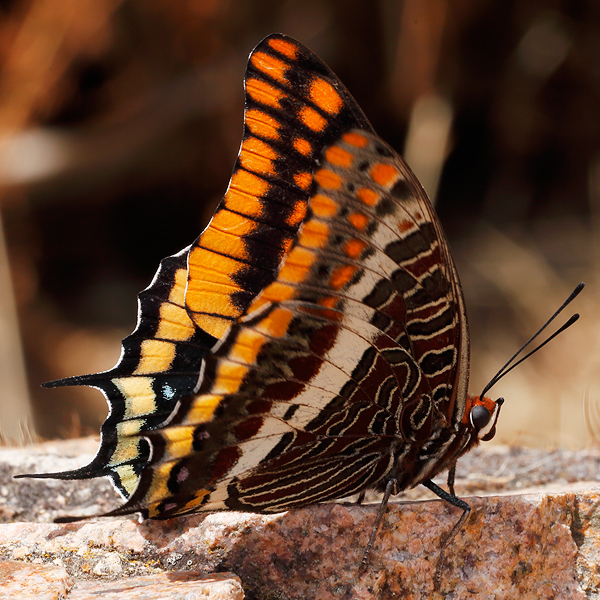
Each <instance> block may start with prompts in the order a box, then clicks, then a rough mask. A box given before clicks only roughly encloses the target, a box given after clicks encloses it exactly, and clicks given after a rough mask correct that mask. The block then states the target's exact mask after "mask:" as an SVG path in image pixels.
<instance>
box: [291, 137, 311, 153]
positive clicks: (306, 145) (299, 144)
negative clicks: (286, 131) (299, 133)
mask: <svg viewBox="0 0 600 600" xmlns="http://www.w3.org/2000/svg"><path fill="white" fill-rule="evenodd" d="M292 143H293V145H294V148H295V149H296V151H297V152H300V154H303V155H304V156H309V155H310V154H311V152H312V145H311V143H310V142H309V141H308V140H305V139H304V138H296V139H295V140H294V141H293V142H292Z"/></svg>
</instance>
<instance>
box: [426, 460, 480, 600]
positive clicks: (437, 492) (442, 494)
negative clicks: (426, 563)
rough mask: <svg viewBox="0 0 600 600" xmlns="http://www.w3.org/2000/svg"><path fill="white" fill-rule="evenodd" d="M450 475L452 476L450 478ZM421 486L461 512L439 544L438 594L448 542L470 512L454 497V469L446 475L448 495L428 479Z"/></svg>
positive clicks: (467, 507) (436, 574)
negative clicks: (448, 488) (449, 491)
mask: <svg viewBox="0 0 600 600" xmlns="http://www.w3.org/2000/svg"><path fill="white" fill-rule="evenodd" d="M450 475H452V478H451V477H450ZM423 485H424V486H425V487H426V488H427V489H429V490H431V491H432V492H433V493H434V494H435V495H436V496H437V497H438V498H441V499H442V500H444V501H446V502H448V503H449V504H452V506H456V508H461V509H462V511H463V514H462V515H461V517H460V519H459V520H458V521H457V522H456V524H455V525H454V527H453V528H452V530H451V531H450V533H449V534H448V535H447V536H446V538H445V539H444V540H443V541H442V544H441V546H442V547H441V550H440V556H439V558H438V561H437V566H436V568H435V589H436V590H437V591H438V592H439V591H440V589H441V586H442V563H443V561H444V555H445V552H446V548H447V547H448V546H449V545H450V542H451V541H452V540H453V539H454V537H455V536H456V534H457V533H458V532H459V531H460V528H461V527H462V526H463V523H464V522H465V521H466V520H467V517H468V516H469V513H470V512H471V507H470V506H469V505H468V504H467V503H466V502H465V501H464V500H461V499H460V498H457V497H456V496H455V495H454V467H452V468H451V469H450V472H449V473H448V486H449V487H450V490H451V493H450V494H449V493H448V492H447V491H446V490H443V489H442V488H441V487H440V486H439V485H436V484H435V483H433V481H431V480H429V479H428V480H427V481H423Z"/></svg>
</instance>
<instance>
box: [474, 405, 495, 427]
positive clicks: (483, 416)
mask: <svg viewBox="0 0 600 600" xmlns="http://www.w3.org/2000/svg"><path fill="white" fill-rule="evenodd" d="M491 418H492V415H491V414H490V411H489V410H488V409H487V408H486V407H485V406H482V405H481V404H477V405H475V406H474V407H473V408H472V409H471V423H472V425H473V427H475V429H477V430H480V429H483V428H484V427H485V426H486V425H487V424H488V423H489V422H490V419H491Z"/></svg>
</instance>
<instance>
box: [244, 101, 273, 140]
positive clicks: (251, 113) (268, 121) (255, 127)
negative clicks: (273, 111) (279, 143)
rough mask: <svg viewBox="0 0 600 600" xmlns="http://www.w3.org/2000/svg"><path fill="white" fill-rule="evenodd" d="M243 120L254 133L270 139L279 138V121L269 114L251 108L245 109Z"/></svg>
mask: <svg viewBox="0 0 600 600" xmlns="http://www.w3.org/2000/svg"><path fill="white" fill-rule="evenodd" d="M245 121H246V125H248V128H249V129H250V131H251V132H252V133H253V134H254V135H259V136H260V137H265V138H268V139H270V140H278V139H279V126H280V123H279V121H278V120H277V119H274V118H273V117H272V116H271V115H268V114H267V113H264V112H262V110H258V109H256V108H252V109H250V110H248V111H246V118H245Z"/></svg>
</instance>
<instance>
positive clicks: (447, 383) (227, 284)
mask: <svg viewBox="0 0 600 600" xmlns="http://www.w3.org/2000/svg"><path fill="white" fill-rule="evenodd" d="M245 86H246V111H245V125H244V137H243V141H242V146H241V149H240V154H239V157H238V160H237V162H236V166H235V169H234V172H233V175H232V179H231V182H230V184H229V188H228V190H227V192H226V194H225V196H224V198H223V200H222V202H221V203H220V205H219V207H218V208H217V211H216V213H215V215H214V217H213V219H212V221H211V223H210V224H209V225H208V227H207V228H206V229H205V230H204V232H203V233H202V234H201V235H200V237H199V238H198V240H196V242H195V243H194V244H193V245H192V246H191V247H190V248H189V249H186V250H185V251H183V253H180V255H177V257H172V260H174V261H176V269H175V271H174V272H176V273H177V278H178V279H177V281H178V282H180V281H181V277H182V275H184V276H185V280H186V286H187V287H186V288H185V298H184V301H183V300H182V296H181V293H180V292H181V290H182V288H181V287H180V286H179V283H178V284H177V286H175V287H173V286H174V283H173V282H174V281H175V275H169V276H166V275H165V276H164V277H163V276H157V280H156V281H155V283H154V284H153V285H154V287H155V288H156V287H157V286H158V283H157V281H159V280H160V282H161V285H162V287H164V290H165V292H164V293H163V294H162V296H160V297H159V298H158V300H156V301H154V300H153V301H152V306H153V308H152V310H150V304H151V303H150V301H149V300H145V301H143V302H142V311H141V315H140V323H139V324H138V328H137V329H136V332H138V333H139V332H142V330H143V331H144V332H146V329H147V330H148V333H147V336H146V337H144V338H143V339H140V340H137V339H136V341H135V344H134V345H133V346H132V347H131V348H133V350H132V349H131V348H130V346H128V345H127V344H125V343H124V356H123V358H122V359H121V362H120V363H119V365H118V366H117V369H118V368H120V369H121V370H119V371H118V373H116V372H109V374H107V375H110V379H107V377H106V375H105V376H104V379H103V381H107V382H108V381H110V385H113V386H115V385H116V386H117V387H118V385H117V384H116V383H115V381H117V380H123V381H125V382H127V381H129V379H132V378H138V379H139V381H142V380H143V381H145V382H147V383H145V384H144V385H147V386H149V389H151V390H152V394H151V400H152V402H154V405H155V406H156V408H155V409H150V410H148V407H152V402H150V403H148V397H147V396H148V394H147V393H146V396H144V394H143V393H141V392H140V391H138V388H140V390H142V388H143V386H141V385H138V388H135V390H134V389H133V388H134V387H135V386H133V384H127V385H130V387H129V388H128V387H127V385H121V387H120V388H119V393H118V394H116V393H112V394H111V393H108V394H107V395H108V397H109V401H110V403H111V405H112V406H113V409H112V412H111V415H110V417H109V419H108V420H107V421H106V423H105V424H104V426H103V443H102V444H103V445H102V446H101V450H100V452H99V455H98V457H97V458H96V459H95V461H94V462H93V463H92V465H90V467H92V466H93V467H94V468H93V469H90V468H88V470H87V471H86V474H87V475H86V476H93V475H94V474H105V473H106V470H107V469H113V472H116V467H115V466H110V465H109V464H108V460H109V456H110V455H111V453H114V447H115V445H116V446H118V447H122V448H128V447H129V446H128V445H129V444H131V443H134V444H137V445H138V446H141V445H143V444H146V446H144V448H145V452H143V453H142V452H141V451H138V452H137V455H135V456H134V454H135V453H133V454H132V457H131V458H130V461H129V462H127V461H122V463H119V468H121V469H124V468H129V469H134V470H135V478H133V477H132V478H130V479H129V480H127V486H124V485H123V484H121V488H124V487H125V488H126V490H125V491H126V494H125V495H126V496H127V497H128V498H129V499H128V501H127V503H126V504H125V505H124V506H123V507H121V508H120V509H118V510H117V511H115V513H114V514H122V513H126V512H133V511H138V510H139V511H142V512H143V513H144V514H145V515H147V516H151V517H157V518H168V517H171V516H175V515H179V514H185V513H189V512H195V511H199V510H223V509H238V510H251V511H259V512H272V511H277V510H282V509H285V508H290V507H294V506H303V505H306V504H310V503H313V502H318V501H323V500H329V499H334V498H340V497H343V496H346V495H349V494H351V493H354V492H360V491H362V490H364V489H366V488H368V487H382V486H385V479H386V477H389V476H390V473H394V476H395V477H396V478H397V479H398V481H399V485H400V487H401V488H402V487H408V486H413V485H416V484H417V483H419V482H420V481H421V480H422V479H423V478H424V477H428V476H429V474H430V473H431V470H432V468H434V467H432V465H431V464H428V465H427V466H424V465H421V464H419V458H418V457H419V453H421V452H422V449H423V447H424V445H426V444H427V443H429V442H430V441H431V439H432V438H435V439H436V440H437V439H438V438H444V439H450V438H451V437H452V427H453V426H454V425H455V424H456V423H458V422H460V421H461V419H462V418H463V413H464V407H465V401H466V386H467V381H468V332H467V327H466V319H465V314H464V305H463V299H462V293H461V289H460V285H459V282H458V278H457V275H456V270H455V268H454V264H453V262H452V259H451V257H450V253H449V250H448V246H447V243H446V240H445V237H444V235H443V232H442V230H441V227H440V225H439V223H438V222H437V218H436V216H435V214H434V212H433V208H432V207H431V205H430V203H429V201H428V200H427V198H426V196H425V194H424V192H423V190H422V188H421V186H420V185H419V183H418V182H417V181H416V179H415V177H414V175H413V174H412V173H411V171H410V170H409V169H408V167H407V166H406V164H405V163H404V162H403V161H402V159H401V158H400V157H399V156H398V155H397V154H396V153H395V152H393V150H391V149H390V148H389V147H388V146H387V145H386V144H385V143H384V142H382V141H381V139H380V138H378V137H377V136H376V134H375V133H374V131H373V130H372V128H371V126H370V125H369V123H368V121H367V119H366V117H365V116H364V115H363V113H362V111H361V110H360V108H359V107H358V105H357V104H356V102H355V101H354V100H353V99H352V97H351V96H350V94H349V93H348V92H347V91H346V89H345V88H344V86H343V85H342V84H341V83H340V81H339V80H338V79H337V78H336V76H335V75H334V74H333V73H332V72H331V70H329V69H328V67H326V66H325V64H324V63H323V62H322V61H320V59H318V58H317V57H316V56H315V55H314V54H312V53H311V52H310V51H309V50H308V49H306V48H305V47H304V46H302V45H300V44H299V43H298V42H296V41H294V40H292V39H290V38H287V37H285V36H282V35H272V36H269V37H268V38H266V39H265V40H263V41H262V42H261V43H260V44H259V45H258V46H257V47H256V48H255V50H254V51H253V52H252V54H251V55H250V58H249V62H248V69H247V72H246V77H245ZM184 258H185V260H187V263H184V262H183V261H184ZM161 268H162V267H161ZM160 273H161V272H160V271H159V275H160ZM162 287H161V289H162ZM175 288H176V289H177V299H178V301H177V302H176V303H175V305H176V306H177V309H178V310H179V311H180V312H181V310H182V307H185V310H183V312H181V314H179V313H178V316H175V315H174V314H172V313H169V315H167V314H166V313H165V312H164V311H162V308H161V309H160V310H159V312H158V318H154V321H156V322H154V321H152V315H154V314H156V310H155V309H156V307H154V304H157V305H159V306H162V304H161V302H162V303H164V302H165V298H170V296H169V294H170V292H169V290H170V289H175ZM150 289H152V288H150ZM167 292H168V293H167ZM165 294H166V295H165ZM146 305H147V308H146ZM152 311H154V312H152ZM161 311H162V312H161ZM175 312H177V311H175ZM146 319H151V324H150V325H146V324H145V323H146ZM167 329H168V330H169V331H171V332H173V331H175V330H177V331H179V332H180V333H179V334H178V335H180V336H181V339H179V338H178V339H177V343H176V344H175V351H174V355H173V356H174V358H173V360H172V361H171V363H170V364H171V365H173V366H172V367H170V366H168V364H167V363H168V357H169V356H171V355H170V354H169V355H168V356H166V354H165V352H164V349H163V348H162V345H161V340H162V338H161V336H160V334H159V332H161V331H163V330H167ZM136 332H134V333H136ZM184 332H185V334H184ZM186 335H188V336H190V337H187V338H185V336H186ZM172 337H173V335H172ZM174 337H177V335H175V336H174ZM196 337H198V338H199V339H201V340H202V345H201V351H200V352H197V351H193V352H190V355H189V356H190V359H189V360H188V361H186V362H185V368H182V369H181V371H182V372H181V373H176V372H175V368H174V365H175V364H176V361H175V358H177V357H178V356H179V353H180V349H181V350H185V348H186V347H187V346H185V344H188V343H189V340H190V339H196ZM184 338H185V339H184ZM126 341H127V340H126ZM181 344H183V345H181ZM177 364H179V363H177ZM125 365H127V366H128V370H126V371H123V369H124V368H125ZM181 376H183V377H184V384H183V385H181V386H179V387H178V388H177V390H175V393H174V394H173V393H172V392H171V391H169V390H170V389H171V387H172V386H173V383H174V382H175V381H176V378H177V377H181ZM96 377H98V376H96ZM169 377H173V378H174V379H172V380H171V379H169ZM138 379H135V381H138ZM79 382H80V383H87V381H85V380H80V381H77V382H76V383H79ZM108 385H109V383H106V384H105V385H104V386H103V385H100V387H102V389H103V390H104V391H105V393H107V391H106V386H108ZM136 385H137V384H136ZM144 389H145V388H144ZM146 392H147V390H146ZM161 393H162V394H163V397H161V398H160V399H156V398H155V396H156V395H157V394H161ZM144 410H146V412H145V413H144ZM140 414H143V415H144V416H143V418H142V419H141V420H139V419H138V421H139V422H138V421H136V422H135V423H136V424H135V426H134V427H133V426H132V425H131V423H130V421H135V419H136V418H138V416H139V415H140ZM138 425H139V426H138ZM127 426H129V427H130V429H127ZM131 427H133V428H132V429H131ZM136 427H137V428H136ZM442 430H445V431H447V432H449V433H448V435H446V436H440V435H439V433H440V431H442ZM109 440H110V442H109ZM132 441H133V442H132ZM440 443H441V442H440ZM109 448H110V452H109ZM150 449H151V452H149V450H150ZM123 456H125V455H124V454H123ZM103 461H107V462H106V463H103ZM430 462H431V461H430ZM438 462H439V461H438ZM443 466H444V465H443V464H438V465H437V467H435V468H437V470H441V469H442V468H443ZM94 471H96V472H94ZM134 482H135V483H136V485H137V487H135V490H133V488H132V487H131V486H132V484H133V483H134ZM382 482H383V483H382ZM117 483H118V482H117ZM132 492H133V493H132Z"/></svg>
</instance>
